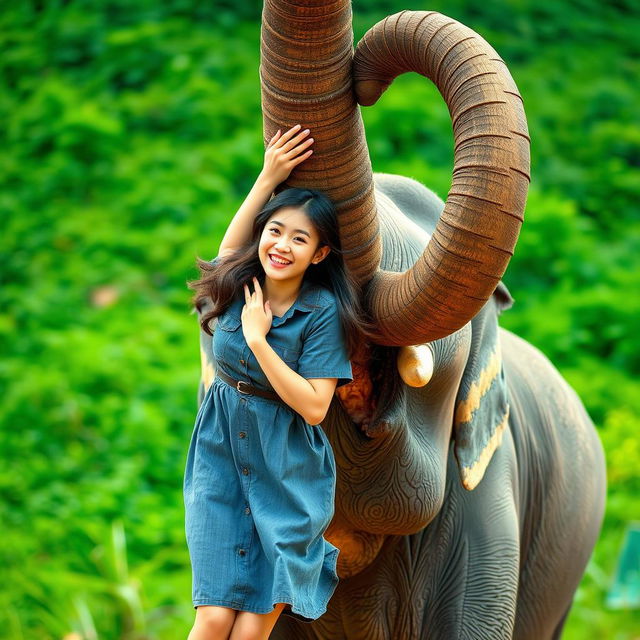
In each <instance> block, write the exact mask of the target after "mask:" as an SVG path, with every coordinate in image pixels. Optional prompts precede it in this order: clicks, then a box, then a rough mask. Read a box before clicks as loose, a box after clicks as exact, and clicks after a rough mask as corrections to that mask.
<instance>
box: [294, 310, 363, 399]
mask: <svg viewBox="0 0 640 640" xmlns="http://www.w3.org/2000/svg"><path fill="white" fill-rule="evenodd" d="M297 371H298V373H299V374H300V375H301V376H302V377H303V378H338V384H337V386H338V387H341V386H342V385H344V384H347V383H348V382H351V381H352V380H353V372H352V370H351V361H350V360H349V357H348V354H347V348H346V343H345V340H344V332H343V330H342V324H341V323H340V315H339V313H338V309H337V307H336V305H335V304H330V305H329V306H327V307H326V308H324V309H322V310H320V311H319V312H318V313H317V317H316V318H315V321H314V322H313V323H312V324H311V327H310V329H309V333H308V335H307V337H306V338H305V340H304V343H303V346H302V352H301V354H300V357H299V358H298V369H297Z"/></svg>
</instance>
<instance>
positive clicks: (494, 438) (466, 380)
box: [454, 283, 513, 491]
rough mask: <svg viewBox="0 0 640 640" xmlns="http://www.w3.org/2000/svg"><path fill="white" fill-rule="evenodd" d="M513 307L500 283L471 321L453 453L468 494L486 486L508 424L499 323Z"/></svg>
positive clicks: (457, 408) (457, 398) (457, 406)
mask: <svg viewBox="0 0 640 640" xmlns="http://www.w3.org/2000/svg"><path fill="white" fill-rule="evenodd" d="M512 304H513V298H512V297H511V295H510V294H509V291H508V290H507V288H506V287H505V286H504V284H502V283H500V284H499V285H498V287H497V288H496V290H495V292H494V294H493V296H492V297H491V298H489V300H488V301H487V303H486V304H485V305H484V307H482V309H481V310H480V312H479V313H478V314H477V315H476V316H475V317H474V318H473V319H472V320H471V350H470V353H469V359H468V361H467V366H466V367H465V370H464V373H463V375H462V381H461V383H460V388H459V389H458V395H457V397H456V410H455V416H454V437H455V447H454V451H455V455H456V460H457V461H458V469H459V471H460V480H461V481H462V486H463V487H464V488H465V489H468V490H469V491H471V490H472V489H475V488H476V487H477V486H478V483H479V482H480V480H482V477H483V476H484V472H485V471H486V469H487V467H488V466H489V462H490V461H491V457H492V456H493V452H494V451H495V450H496V449H497V448H498V447H499V446H500V443H501V442H502V434H503V433H504V430H505V429H506V428H507V425H508V422H509V398H508V393H507V384H506V381H505V377H504V369H503V366H502V353H501V349H500V340H499V336H498V321H497V317H498V315H499V314H500V313H501V311H503V310H504V309H508V308H509V307H511V305H512Z"/></svg>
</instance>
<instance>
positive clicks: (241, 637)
mask: <svg viewBox="0 0 640 640" xmlns="http://www.w3.org/2000/svg"><path fill="white" fill-rule="evenodd" d="M285 606H286V604H285V603H283V602H282V603H278V604H276V605H275V606H274V608H273V611H271V612H270V613H262V614H260V613H250V612H248V611H240V612H238V617H237V619H236V622H235V624H234V627H233V630H232V631H231V636H230V637H229V640H267V639H268V638H269V635H270V634H271V631H272V629H273V627H274V626H275V624H276V622H277V620H278V617H279V615H280V614H281V613H282V610H283V609H284V607H285Z"/></svg>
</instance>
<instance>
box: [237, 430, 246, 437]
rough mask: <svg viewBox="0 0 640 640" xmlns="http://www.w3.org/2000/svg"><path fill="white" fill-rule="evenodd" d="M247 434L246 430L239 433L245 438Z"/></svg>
mask: <svg viewBox="0 0 640 640" xmlns="http://www.w3.org/2000/svg"><path fill="white" fill-rule="evenodd" d="M246 435H247V434H246V433H245V432H244V431H241V432H240V433H239V434H238V437H239V438H244V437H246Z"/></svg>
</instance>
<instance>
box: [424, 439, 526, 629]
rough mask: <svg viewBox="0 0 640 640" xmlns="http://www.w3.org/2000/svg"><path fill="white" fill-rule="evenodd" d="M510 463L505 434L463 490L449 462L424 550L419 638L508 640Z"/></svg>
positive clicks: (513, 512)
mask: <svg viewBox="0 0 640 640" xmlns="http://www.w3.org/2000/svg"><path fill="white" fill-rule="evenodd" d="M517 492H518V489H517V463H516V461H515V451H514V446H513V441H512V439H511V436H510V433H509V431H508V430H507V431H506V432H505V435H504V438H503V442H502V445H501V446H500V447H499V448H498V449H497V450H496V452H495V454H494V457H493V459H492V461H491V463H490V464H489V466H488V468H487V471H486V473H485V476H484V478H483V479H482V481H481V482H480V484H479V485H478V486H477V487H476V488H475V489H474V490H473V491H467V490H466V489H464V488H463V487H462V486H461V484H460V481H459V479H458V471H457V467H456V466H455V462H454V460H453V456H450V458H449V469H448V477H447V493H446V495H445V501H444V504H443V509H442V511H441V516H439V518H438V520H437V523H436V522H435V521H434V523H432V524H431V525H429V527H428V529H431V528H433V527H434V525H436V526H437V535H436V536H435V539H434V540H433V541H432V542H431V543H430V544H429V545H428V547H429V549H431V554H432V559H431V562H432V563H434V565H435V566H434V571H435V575H434V588H433V590H432V594H431V598H430V601H428V602H427V603H426V607H425V621H426V623H425V632H424V634H423V635H422V636H421V638H425V639H426V638H428V639H429V640H431V639H437V640H448V639H450V638H469V639H471V638H473V639H474V640H483V639H486V640H499V639H504V640H507V639H508V640H511V638H512V634H513V628H514V624H515V612H516V602H517V591H518V577H519V565H520V536H519V526H518V515H517V508H516V504H517V500H518V493H517Z"/></svg>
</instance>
